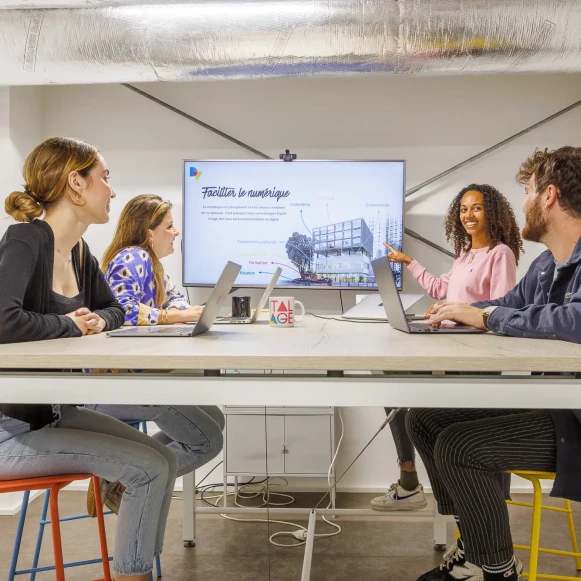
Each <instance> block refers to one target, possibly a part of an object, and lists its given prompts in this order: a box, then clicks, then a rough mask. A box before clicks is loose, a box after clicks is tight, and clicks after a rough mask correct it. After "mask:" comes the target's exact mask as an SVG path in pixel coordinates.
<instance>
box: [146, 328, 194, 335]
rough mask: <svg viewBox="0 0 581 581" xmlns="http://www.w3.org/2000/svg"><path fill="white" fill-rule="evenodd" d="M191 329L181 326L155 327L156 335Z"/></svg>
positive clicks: (187, 331)
mask: <svg viewBox="0 0 581 581" xmlns="http://www.w3.org/2000/svg"><path fill="white" fill-rule="evenodd" d="M190 332H191V329H183V328H179V327H178V328H175V327H174V328H173V329H172V328H171V327H157V328H156V330H155V331H152V333H155V334H156V335H175V334H176V333H190Z"/></svg>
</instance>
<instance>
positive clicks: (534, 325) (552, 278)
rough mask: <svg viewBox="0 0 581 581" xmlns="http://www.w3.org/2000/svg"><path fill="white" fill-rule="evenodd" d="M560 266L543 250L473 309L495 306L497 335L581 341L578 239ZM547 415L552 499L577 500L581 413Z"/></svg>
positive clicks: (580, 497)
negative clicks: (553, 466) (518, 276)
mask: <svg viewBox="0 0 581 581" xmlns="http://www.w3.org/2000/svg"><path fill="white" fill-rule="evenodd" d="M559 266H560V268H559V269H558V271H557V272H556V273H555V268H556V265H555V258H554V257H553V254H552V253H551V252H550V251H549V250H547V251H545V252H543V253H542V254H541V255H540V256H539V257H538V258H537V259H536V260H535V261H534V262H533V263H532V264H531V266H530V268H529V270H528V271H527V273H526V274H525V276H524V277H523V278H522V280H521V281H520V282H519V283H518V284H517V285H516V286H515V287H514V288H513V289H512V290H511V291H509V292H508V293H507V294H506V295H505V296H504V297H502V298H500V299H496V300H493V301H482V302H478V303H474V305H473V306H475V307H478V308H485V307H489V306H495V307H497V308H496V309H494V311H493V312H492V313H491V314H490V316H489V318H488V327H489V329H490V330H491V331H494V332H495V333H499V334H502V335H510V336H511V337H528V338H537V339H561V340H563V341H571V342H573V343H581V239H579V241H578V242H577V244H576V246H575V249H574V250H573V253H572V254H571V257H570V258H569V260H568V261H566V262H565V264H563V265H561V264H559ZM555 371H558V370H555ZM563 371H567V370H566V369H564V370H563ZM579 390H580V393H581V387H580V388H579ZM549 412H550V414H551V417H552V419H553V423H554V425H555V433H556V444H557V478H556V480H555V484H554V486H553V490H552V492H551V496H557V497H560V498H569V499H570V500H575V501H577V502H581V410H549Z"/></svg>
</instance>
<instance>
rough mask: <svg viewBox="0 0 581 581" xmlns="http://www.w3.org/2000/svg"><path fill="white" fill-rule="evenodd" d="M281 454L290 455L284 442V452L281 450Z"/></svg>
mask: <svg viewBox="0 0 581 581" xmlns="http://www.w3.org/2000/svg"><path fill="white" fill-rule="evenodd" d="M281 452H282V453H283V454H288V448H287V447H286V442H283V443H282V450H281Z"/></svg>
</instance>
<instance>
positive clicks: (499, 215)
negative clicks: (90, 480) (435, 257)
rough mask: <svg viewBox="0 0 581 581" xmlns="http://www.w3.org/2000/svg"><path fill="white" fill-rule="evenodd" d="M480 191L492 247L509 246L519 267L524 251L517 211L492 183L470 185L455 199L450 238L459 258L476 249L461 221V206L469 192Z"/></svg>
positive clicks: (449, 219) (448, 218)
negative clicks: (515, 214)
mask: <svg viewBox="0 0 581 581" xmlns="http://www.w3.org/2000/svg"><path fill="white" fill-rule="evenodd" d="M470 191H477V192H480V193H481V194H482V198H483V199H484V214H485V216H486V233H487V234H488V238H489V240H490V248H494V247H495V246H497V245H498V244H506V245H507V246H508V247H509V248H510V249H511V250H512V251H513V253H514V257H515V258H516V263H517V264H518V261H519V258H520V255H521V254H522V253H523V252H524V250H523V245H522V238H521V235H520V229H519V227H518V225H517V223H516V218H515V217H514V212H513V210H512V207H511V205H510V204H509V202H508V200H507V199H506V198H505V197H504V196H503V195H502V194H501V193H500V192H499V191H498V190H497V189H496V188H493V187H492V186H489V185H488V184H470V185H469V186H466V187H465V188H464V189H462V190H461V191H460V192H459V193H458V195H457V196H456V197H455V198H454V200H453V201H452V203H451V204H450V208H449V209H448V214H447V216H446V239H447V240H448V241H450V239H452V240H453V241H454V252H455V254H456V258H458V256H460V254H462V252H467V251H468V250H470V249H471V248H472V236H470V234H468V233H467V232H466V230H465V229H464V226H463V225H462V222H461V220H460V206H461V204H462V197H463V196H464V194H465V193H466V192H470Z"/></svg>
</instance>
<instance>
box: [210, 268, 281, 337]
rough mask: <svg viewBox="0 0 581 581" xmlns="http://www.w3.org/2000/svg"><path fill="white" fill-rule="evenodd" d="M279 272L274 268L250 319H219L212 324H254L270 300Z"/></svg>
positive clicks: (279, 269) (279, 270) (278, 269)
mask: <svg viewBox="0 0 581 581" xmlns="http://www.w3.org/2000/svg"><path fill="white" fill-rule="evenodd" d="M281 272H282V268H280V266H278V267H277V268H276V270H275V271H274V274H273V275H272V278H271V279H270V282H269V283H268V286H267V287H266V289H264V292H263V293H262V296H261V297H260V300H259V301H258V304H257V305H256V309H254V313H252V316H251V317H221V318H219V319H216V320H215V321H214V324H215V325H225V324H240V323H242V324H243V325H249V324H250V323H254V321H256V319H258V317H259V316H260V313H261V312H262V309H264V305H266V301H268V299H269V298H270V295H271V294H272V291H273V289H274V286H275V285H276V283H277V282H278V277H279V276H280V274H281Z"/></svg>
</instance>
